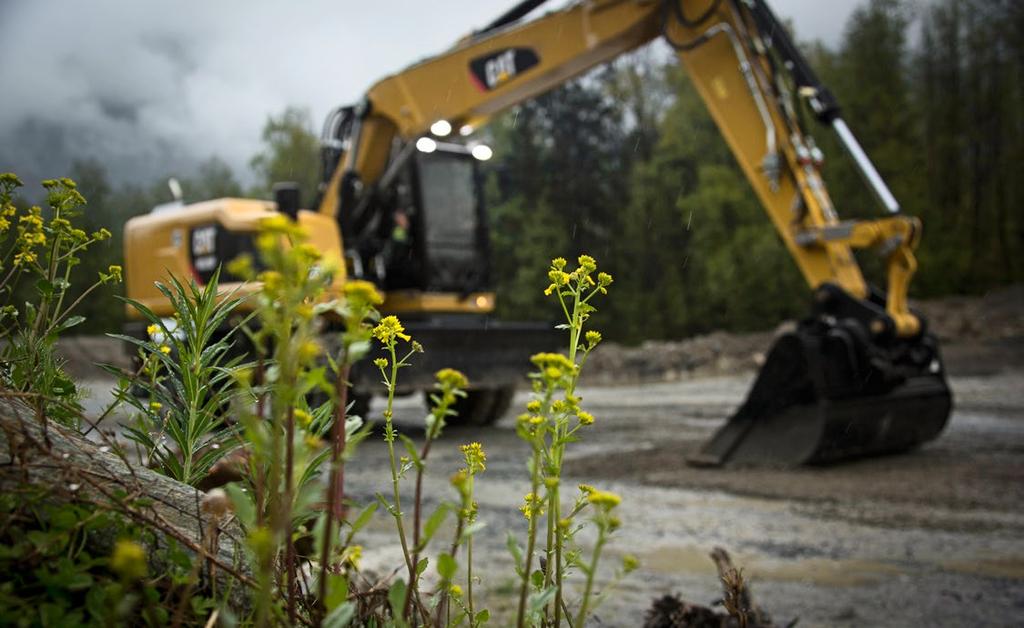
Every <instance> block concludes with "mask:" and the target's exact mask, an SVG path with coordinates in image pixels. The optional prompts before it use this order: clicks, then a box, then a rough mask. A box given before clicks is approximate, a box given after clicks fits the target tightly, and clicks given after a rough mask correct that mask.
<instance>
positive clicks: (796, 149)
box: [318, 0, 921, 336]
mask: <svg viewBox="0 0 1024 628" xmlns="http://www.w3.org/2000/svg"><path fill="white" fill-rule="evenodd" d="M540 4H541V3H540V2H537V1H536V0H528V1H527V2H523V3H520V5H517V7H515V8H514V9H513V10H511V11H510V12H509V13H508V14H506V16H503V18H499V19H498V20H496V21H495V23H494V24H492V25H490V26H489V27H487V28H485V29H483V30H482V31H480V32H478V33H474V34H471V35H469V36H467V37H465V38H464V39H463V40H461V41H460V42H459V43H457V44H456V45H455V46H454V47H453V48H452V49H450V50H448V51H445V52H444V53H442V54H440V55H437V56H435V57H432V58H429V59H426V60H423V61H421V62H419V63H417V64H415V65H413V66H411V67H409V68H406V69H405V70H403V71H401V72H399V73H397V74H394V75H392V76H389V77H387V78H385V79H383V80H381V81H379V82H378V83H376V84H375V85H374V86H373V87H371V88H370V90H369V91H368V92H367V94H366V97H365V99H364V101H363V102H362V103H361V104H360V105H359V106H358V107H357V108H356V111H355V113H356V118H355V120H353V121H352V122H351V126H350V128H349V129H347V133H348V137H347V141H346V142H345V147H346V150H344V151H343V152H342V153H340V154H339V155H338V157H337V158H336V159H335V160H332V161H331V165H332V166H333V170H332V171H331V172H330V174H329V177H328V179H327V181H326V183H325V185H326V189H325V193H324V194H323V195H322V196H321V201H320V205H319V209H318V211H319V212H321V213H324V214H327V215H330V216H337V217H339V219H340V221H341V222H342V224H345V223H346V222H355V223H358V222H360V220H361V219H365V218H366V216H365V215H364V214H365V212H366V211H367V210H368V203H367V202H366V199H367V198H368V195H372V194H373V192H374V190H375V189H377V187H379V186H378V184H379V182H380V180H381V179H382V178H383V177H384V175H385V173H386V172H387V171H388V168H389V165H391V164H393V162H394V153H395V151H394V149H393V146H394V145H395V143H396V142H397V143H400V144H404V145H406V146H407V147H408V148H409V149H410V150H411V147H412V144H413V143H414V142H415V141H416V140H417V139H418V138H421V137H430V136H431V128H432V127H434V125H435V124H440V125H441V127H440V128H442V129H444V130H447V131H448V132H449V133H450V132H453V131H456V132H458V133H459V134H460V135H469V134H471V133H472V132H473V131H475V130H476V129H478V128H479V127H480V126H481V125H482V124H484V123H485V122H486V121H487V120H488V119H489V118H490V117H491V116H493V115H494V114H495V113H498V112H500V111H502V110H504V109H506V108H508V107H510V106H513V105H515V104H518V103H521V102H523V101H525V100H528V99H530V98H533V97H535V96H537V95H538V94H541V93H543V92H545V91H548V90H550V89H552V88H554V87H557V86H558V85H561V84H563V83H565V82H566V81H568V80H570V79H572V78H574V77H576V76H579V75H581V74H583V73H585V72H586V71H587V70H589V69H591V68H593V67H595V66H597V65H599V64H602V63H606V62H608V61H610V60H612V59H615V58H616V57H618V56H620V55H622V54H624V53H627V52H629V51H631V50H633V49H635V48H638V47H639V46H642V45H644V44H647V43H649V42H650V41H652V40H654V39H656V38H659V37H663V38H664V39H665V40H666V41H667V42H668V43H669V44H670V45H671V46H672V48H673V49H674V51H675V54H676V55H677V56H678V58H679V61H680V63H681V64H682V65H683V66H684V67H685V68H686V70H687V73H688V74H689V76H690V78H691V80H692V81H693V83H694V85H695V86H696V87H697V90H698V92H699V93H700V95H701V97H702V98H703V100H704V102H705V103H706V105H707V107H708V110H709V111H710V112H711V115H712V117H713V118H714V120H715V122H716V123H717V125H718V127H719V129H720V130H721V132H722V134H723V136H724V137H725V139H726V141H727V142H728V144H729V147H730V148H731V149H732V152H733V154H734V155H735V156H736V159H737V162H738V163H739V165H740V167H741V169H742V170H743V172H744V174H745V175H746V177H747V180H748V181H749V182H750V185H751V187H752V188H753V189H754V191H755V193H756V194H757V196H758V198H759V200H760V201H761V203H762V206H763V207H764V208H765V211H766V212H767V214H768V216H769V218H770V219H771V221H772V224H773V225H774V227H775V229H776V230H777V231H778V233H779V235H780V237H781V239H782V241H783V242H784V243H785V246H786V247H787V249H788V250H789V252H790V253H791V254H792V256H793V258H794V260H795V262H796V264H797V266H798V267H799V269H800V271H801V272H802V273H803V275H804V277H805V279H806V280H807V283H808V284H809V285H810V286H811V288H812V289H816V288H818V287H819V286H822V285H825V284H833V285H836V286H839V287H840V288H841V289H842V290H843V291H845V292H846V293H848V294H849V295H851V296H853V297H854V298H857V299H865V298H867V296H868V294H869V289H868V286H867V283H866V282H865V280H864V277H863V276H862V274H861V272H860V269H859V267H858V265H857V262H856V259H855V258H854V256H853V252H852V250H851V248H855V247H863V246H874V245H877V244H881V243H883V242H884V243H885V245H886V246H887V247H889V248H890V249H896V250H898V254H887V255H888V260H889V264H890V272H889V276H890V278H893V277H898V278H899V279H900V280H899V281H897V282H895V283H890V285H889V286H888V290H887V294H888V295H889V298H888V301H887V304H886V314H887V316H886V317H885V318H884V320H882V321H881V322H880V323H879V324H885V325H886V326H887V327H891V328H892V330H893V331H895V333H897V334H898V335H900V336H913V335H915V334H917V333H918V332H919V331H920V327H921V326H920V321H919V320H918V319H917V317H916V315H914V314H913V313H912V312H910V311H909V309H908V308H907V299H906V289H907V286H908V283H909V281H908V280H909V274H910V273H912V272H913V268H914V267H915V265H914V263H913V248H914V246H915V245H916V243H917V239H916V238H911V237H907V236H908V235H909V234H913V233H916V232H918V231H919V229H915V228H914V227H913V225H914V224H916V223H914V222H913V220H912V219H910V218H905V217H902V216H896V217H893V218H888V219H885V222H884V223H880V224H879V225H878V226H877V227H874V228H872V227H869V226H868V225H867V224H862V226H861V231H863V230H864V229H873V230H874V231H877V230H879V229H883V230H886V231H887V232H888V233H889V235H888V237H886V238H884V239H873V240H872V241H871V242H870V243H869V244H867V245H865V243H864V239H863V238H860V239H858V240H856V241H853V240H848V239H844V238H838V237H821V236H820V234H822V233H833V232H834V231H835V230H836V229H839V230H842V229H844V228H845V227H844V226H842V225H847V223H840V222H839V218H838V215H837V212H836V210H835V208H834V206H833V203H832V200H831V199H830V198H829V195H828V191H827V189H826V186H825V184H824V182H823V180H822V178H821V175H820V172H819V170H818V167H819V166H820V160H819V159H817V158H816V157H817V155H818V153H820V151H818V150H817V149H816V147H815V145H814V142H813V139H811V138H810V137H809V136H808V135H807V134H806V133H805V132H804V130H803V129H801V128H800V125H799V124H798V123H797V116H796V115H795V107H796V106H797V102H796V101H797V100H798V99H806V100H807V101H808V102H809V103H810V105H811V106H812V108H813V109H814V111H815V112H816V113H817V115H818V117H819V119H820V120H821V121H822V122H825V123H827V124H829V125H831V126H833V127H834V128H836V129H837V131H838V132H839V133H840V139H841V140H842V141H843V145H844V146H846V147H847V148H848V150H849V151H850V153H851V155H853V156H854V159H855V163H856V164H857V165H858V167H859V168H860V169H861V171H862V173H864V174H865V178H866V180H867V181H868V183H869V185H870V186H871V187H872V190H874V191H875V193H876V194H877V195H878V196H879V198H880V199H882V200H883V202H884V203H885V205H886V208H887V209H890V210H896V211H898V205H897V204H896V203H895V200H893V199H892V194H891V192H889V191H888V188H887V187H886V186H885V183H884V182H883V181H882V179H881V177H880V176H878V174H877V172H875V170H874V167H873V166H872V165H871V162H870V161H869V160H868V159H867V157H866V156H865V155H864V152H863V150H862V149H861V148H860V147H859V145H858V144H857V143H856V140H855V139H854V138H853V136H852V134H850V133H849V132H848V128H847V127H846V125H845V123H843V121H842V118H841V117H839V115H838V105H837V104H836V102H835V99H834V98H833V97H832V96H831V94H829V93H828V92H827V90H825V89H824V88H823V87H822V86H821V85H820V82H819V81H818V80H817V78H816V77H815V76H814V73H813V71H812V70H811V69H810V67H809V65H808V64H807V63H806V61H805V60H804V59H803V57H802V56H801V54H800V52H799V51H798V50H797V48H796V47H795V46H794V45H793V44H792V42H791V41H790V39H789V37H788V35H787V34H786V33H785V31H784V29H783V28H782V26H781V25H780V24H779V23H778V20H777V19H776V18H775V16H774V15H773V14H772V13H771V10H770V9H769V8H768V7H767V5H766V4H765V3H764V2H763V0H750V1H737V0H733V1H722V0H668V1H660V2H658V1H644V0H603V1H602V0H594V1H585V2H580V3H577V4H573V5H571V6H569V7H567V8H564V9H561V10H558V11H554V12H551V13H548V14H546V15H544V16H542V17H539V18H537V19H535V20H532V21H529V22H525V23H511V24H510V23H509V20H510V19H512V18H516V17H522V15H523V14H524V13H525V12H526V11H527V10H529V9H533V8H536V7H537V6H538V5H540ZM780 67H781V68H785V69H783V70H782V74H781V75H780V72H779V68H780ZM332 140H333V141H334V142H335V144H338V143H340V142H339V141H338V139H337V138H328V141H329V142H330V141H332ZM899 222H903V223H905V224H903V225H902V226H900V227H898V228H897V227H895V224H896V223H899Z"/></svg>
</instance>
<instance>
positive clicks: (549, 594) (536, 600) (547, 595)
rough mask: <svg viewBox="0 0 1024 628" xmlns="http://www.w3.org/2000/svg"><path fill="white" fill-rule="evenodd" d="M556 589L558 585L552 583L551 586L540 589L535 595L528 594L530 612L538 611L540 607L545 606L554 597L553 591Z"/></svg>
mask: <svg viewBox="0 0 1024 628" xmlns="http://www.w3.org/2000/svg"><path fill="white" fill-rule="evenodd" d="M557 590H558V587H556V586H554V585H552V586H550V587H548V588H546V589H544V590H543V591H541V592H540V593H538V594H536V595H531V596H530V612H531V613H536V612H539V611H540V610H541V609H542V608H544V607H545V606H547V605H548V604H549V603H550V602H551V600H553V599H554V598H555V592H556V591H557Z"/></svg>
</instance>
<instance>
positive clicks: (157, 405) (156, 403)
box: [149, 401, 164, 412]
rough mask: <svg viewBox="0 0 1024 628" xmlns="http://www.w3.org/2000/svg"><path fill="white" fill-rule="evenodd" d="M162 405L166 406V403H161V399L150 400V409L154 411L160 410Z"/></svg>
mask: <svg viewBox="0 0 1024 628" xmlns="http://www.w3.org/2000/svg"><path fill="white" fill-rule="evenodd" d="M162 407H164V404H162V403H160V402H159V401H150V402H149V409H150V410H152V411H154V412H156V411H157V410H159V409H160V408H162Z"/></svg>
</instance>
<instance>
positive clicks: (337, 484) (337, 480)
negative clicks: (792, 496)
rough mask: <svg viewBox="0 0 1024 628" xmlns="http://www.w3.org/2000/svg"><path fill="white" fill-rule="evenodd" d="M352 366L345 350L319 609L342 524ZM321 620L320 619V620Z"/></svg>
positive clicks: (337, 389) (336, 385) (337, 383)
mask: <svg viewBox="0 0 1024 628" xmlns="http://www.w3.org/2000/svg"><path fill="white" fill-rule="evenodd" d="M351 370H352V365H351V364H350V363H349V362H348V350H347V349H346V350H345V356H344V361H343V362H342V364H341V368H340V369H338V379H337V380H336V381H335V382H334V390H335V393H336V404H337V405H336V406H335V408H334V426H333V427H332V432H333V433H332V435H331V475H330V477H329V478H328V480H327V510H326V515H327V518H326V521H325V522H324V536H323V542H322V543H321V545H322V549H321V551H320V582H319V584H318V591H319V593H318V599H319V600H320V604H321V608H322V610H323V611H324V612H326V608H325V607H323V604H324V602H325V600H326V599H327V572H328V569H329V565H328V563H329V562H330V559H331V546H332V545H333V543H332V540H333V530H334V521H335V520H337V521H338V526H339V530H340V526H341V522H342V521H344V520H345V461H344V455H345V437H346V433H345V407H346V406H347V405H348V376H349V373H350V372H351ZM322 619H323V617H321V620H322Z"/></svg>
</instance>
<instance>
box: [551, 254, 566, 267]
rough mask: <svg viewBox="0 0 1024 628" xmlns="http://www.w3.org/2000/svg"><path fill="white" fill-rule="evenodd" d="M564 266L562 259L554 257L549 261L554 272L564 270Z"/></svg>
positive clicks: (564, 262)
mask: <svg viewBox="0 0 1024 628" xmlns="http://www.w3.org/2000/svg"><path fill="white" fill-rule="evenodd" d="M565 264H566V261H565V258H564V257H556V258H555V259H553V260H551V266H552V267H553V268H554V269H555V270H562V269H563V268H565Z"/></svg>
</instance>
